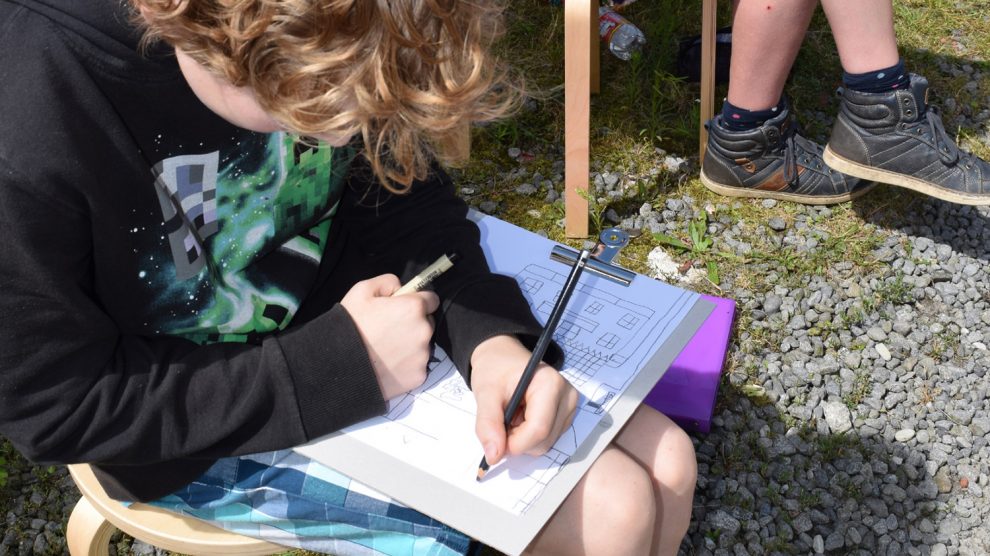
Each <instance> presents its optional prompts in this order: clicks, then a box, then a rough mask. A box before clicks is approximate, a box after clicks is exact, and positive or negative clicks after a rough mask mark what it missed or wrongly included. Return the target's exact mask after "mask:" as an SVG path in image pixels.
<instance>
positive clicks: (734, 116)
mask: <svg viewBox="0 0 990 556" xmlns="http://www.w3.org/2000/svg"><path fill="white" fill-rule="evenodd" d="M785 106H786V102H785V101H784V99H783V98H781V99H780V101H779V102H777V106H774V107H773V108H769V109H767V110H746V109H745V108H739V107H738V106H735V105H733V104H732V103H731V102H729V101H728V100H726V101H725V103H724V104H722V127H724V128H725V129H728V130H730V131H750V130H752V129H756V128H758V127H760V126H761V125H763V123H764V122H766V121H767V120H770V119H773V118H776V117H777V116H779V115H780V113H781V112H783V111H784V108H785Z"/></svg>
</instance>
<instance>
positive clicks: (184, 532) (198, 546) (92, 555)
mask: <svg viewBox="0 0 990 556" xmlns="http://www.w3.org/2000/svg"><path fill="white" fill-rule="evenodd" d="M69 474H70V475H72V480H74V481H75V482H76V486H77V487H79V491H80V492H82V498H80V499H79V502H77V503H76V506H75V508H73V509H72V515H71V516H70V517H69V526H68V530H67V531H66V534H65V537H66V542H67V543H68V545H69V554H71V555H72V556H106V555H107V554H108V553H109V547H108V544H109V542H110V537H111V536H112V535H113V533H114V531H115V530H116V529H120V530H121V531H123V532H125V533H127V534H128V535H130V536H132V537H134V538H135V539H138V540H141V541H143V542H146V543H148V544H150V545H153V546H157V547H159V548H164V549H166V550H170V551H172V552H181V553H183V554H238V555H261V554H276V553H279V552H287V551H289V550H291V549H290V548H287V547H284V546H280V545H277V544H272V543H269V542H265V541H260V540H257V539H253V538H251V537H245V536H243V535H239V534H237V533H231V532H229V531H225V530H223V529H220V528H219V527H214V526H212V525H209V524H207V523H206V522H203V521H200V520H198V519H196V518H192V517H185V516H182V515H179V514H177V513H173V512H170V511H167V510H163V509H161V508H156V507H154V506H149V505H147V504H131V505H130V506H124V505H123V504H121V503H120V502H118V501H117V500H114V499H112V498H110V497H109V496H107V493H106V492H104V491H103V487H102V486H100V483H99V482H98V481H97V480H96V475H94V474H93V470H92V469H91V468H90V466H89V465H86V464H78V465H70V466H69Z"/></svg>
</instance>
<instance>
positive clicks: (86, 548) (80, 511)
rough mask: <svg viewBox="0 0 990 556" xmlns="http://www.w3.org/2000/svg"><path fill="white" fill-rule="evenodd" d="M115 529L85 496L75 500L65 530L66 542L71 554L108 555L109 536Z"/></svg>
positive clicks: (83, 555) (78, 555)
mask: <svg viewBox="0 0 990 556" xmlns="http://www.w3.org/2000/svg"><path fill="white" fill-rule="evenodd" d="M116 531H117V528H116V527H114V526H113V525H112V524H111V523H110V522H109V521H107V520H106V519H105V518H104V517H103V516H102V515H101V514H100V512H98V511H96V508H94V507H93V505H92V504H90V503H89V500H87V499H86V497H85V496H84V497H82V498H80V499H79V501H78V502H76V506H75V507H74V508H73V509H72V514H71V515H70V516H69V524H68V527H67V528H66V532H65V540H66V544H68V546H69V554H71V555H72V556H108V555H109V553H110V547H109V545H110V537H111V536H113V534H114V533H115V532H116Z"/></svg>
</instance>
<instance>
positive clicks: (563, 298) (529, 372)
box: [477, 249, 591, 481]
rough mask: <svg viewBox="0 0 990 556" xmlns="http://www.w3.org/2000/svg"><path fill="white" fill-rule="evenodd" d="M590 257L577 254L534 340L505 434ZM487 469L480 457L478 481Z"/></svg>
mask: <svg viewBox="0 0 990 556" xmlns="http://www.w3.org/2000/svg"><path fill="white" fill-rule="evenodd" d="M590 256H591V252H590V251H588V250H587V249H582V250H581V253H580V254H578V257H577V260H575V261H574V266H573V267H571V273H570V275H568V277H567V281H566V282H564V288H563V289H562V290H561V291H560V295H559V296H558V297H557V302H556V303H554V305H553V310H551V311H550V318H548V319H547V323H546V325H544V327H543V332H541V333H540V337H539V339H538V340H536V346H535V347H533V353H532V355H530V357H529V362H528V363H526V368H525V369H523V373H522V376H520V377H519V383H518V384H516V389H515V390H514V391H513V392H512V397H511V398H509V405H507V406H506V407H505V415H504V422H505V430H506V432H508V430H509V425H510V424H511V423H512V417H513V415H515V414H516V410H517V409H519V404H520V403H521V402H522V399H523V397H524V396H525V395H526V388H528V387H529V383H530V382H531V381H532V380H533V375H534V374H536V368H537V367H539V365H540V361H542V360H543V355H544V354H546V352H547V348H548V347H550V341H551V340H552V339H553V332H554V330H555V329H556V328H557V322H558V321H560V317H561V315H563V314H564V310H565V309H566V308H567V302H568V301H569V300H570V298H571V294H573V293H574V289H575V288H576V287H577V282H578V276H580V275H581V271H582V270H584V267H585V266H586V265H587V264H588V258H589V257H590ZM489 467H490V466H489V464H488V461H487V460H486V459H485V456H481V463H480V464H478V476H477V480H478V481H481V480H482V479H484V478H485V473H487V472H488V468H489Z"/></svg>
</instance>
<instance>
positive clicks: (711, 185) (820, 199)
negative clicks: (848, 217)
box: [701, 168, 876, 205]
mask: <svg viewBox="0 0 990 556" xmlns="http://www.w3.org/2000/svg"><path fill="white" fill-rule="evenodd" d="M701 183H702V185H704V186H705V187H707V188H708V189H710V190H712V191H714V192H715V193H718V194H719V195H725V196H726V197H748V198H751V199H776V200H778V201H790V202H792V203H800V204H802V205H835V204H838V203H845V202H846V201H851V200H853V199H856V198H857V197H862V196H863V195H865V194H866V193H868V192H869V191H870V190H871V189H873V187H874V186H875V185H876V184H875V183H874V184H869V185H864V186H862V187H860V188H859V189H856V190H855V191H850V192H849V193H843V194H842V195H800V194H797V193H784V192H780V191H767V190H765V189H753V188H752V187H738V186H734V185H725V184H721V183H718V182H716V181H712V179H711V178H709V177H708V176H707V175H705V169H704V168H702V169H701Z"/></svg>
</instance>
